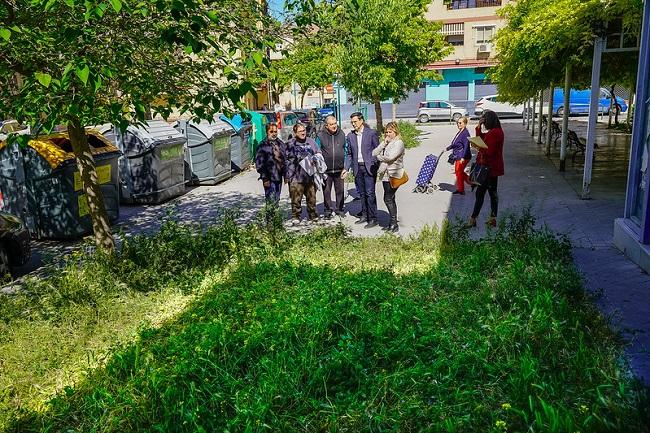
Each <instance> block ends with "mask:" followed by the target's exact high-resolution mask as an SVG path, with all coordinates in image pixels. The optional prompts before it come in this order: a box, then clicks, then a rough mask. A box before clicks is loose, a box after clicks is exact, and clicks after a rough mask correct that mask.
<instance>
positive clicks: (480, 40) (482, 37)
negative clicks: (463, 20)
mask: <svg viewBox="0 0 650 433" xmlns="http://www.w3.org/2000/svg"><path fill="white" fill-rule="evenodd" d="M494 27H495V26H476V27H474V34H475V35H476V38H475V39H476V45H478V44H485V43H487V42H490V41H491V40H492V38H493V37H494Z"/></svg>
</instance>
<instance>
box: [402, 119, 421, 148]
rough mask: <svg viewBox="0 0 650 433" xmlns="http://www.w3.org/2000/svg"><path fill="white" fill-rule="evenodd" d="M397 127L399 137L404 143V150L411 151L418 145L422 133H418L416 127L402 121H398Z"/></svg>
mask: <svg viewBox="0 0 650 433" xmlns="http://www.w3.org/2000/svg"><path fill="white" fill-rule="evenodd" d="M397 126H399V131H400V135H401V136H402V141H404V147H405V148H407V149H413V148H414V147H418V146H419V145H420V140H419V139H418V137H419V136H420V134H422V131H420V130H419V129H418V127H417V126H415V125H414V124H413V123H411V122H406V121H404V120H400V121H398V122H397Z"/></svg>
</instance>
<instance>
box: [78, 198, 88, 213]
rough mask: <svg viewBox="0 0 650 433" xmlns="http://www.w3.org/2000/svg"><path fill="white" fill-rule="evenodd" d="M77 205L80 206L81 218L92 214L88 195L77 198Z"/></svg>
mask: <svg viewBox="0 0 650 433" xmlns="http://www.w3.org/2000/svg"><path fill="white" fill-rule="evenodd" d="M77 205H78V206H79V216H80V217H83V216H86V215H88V214H89V213H90V208H89V207H88V197H86V194H79V197H78V198H77Z"/></svg>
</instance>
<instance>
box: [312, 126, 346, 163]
mask: <svg viewBox="0 0 650 433" xmlns="http://www.w3.org/2000/svg"><path fill="white" fill-rule="evenodd" d="M316 143H317V144H318V145H319V147H320V151H321V153H322V155H323V159H324V160H325V164H327V173H336V172H340V171H343V169H344V168H345V167H344V165H345V133H344V132H343V130H342V129H341V128H338V129H337V130H336V133H334V134H330V132H329V131H328V130H327V128H323V130H322V131H321V132H320V133H319V134H318V136H317V137H316Z"/></svg>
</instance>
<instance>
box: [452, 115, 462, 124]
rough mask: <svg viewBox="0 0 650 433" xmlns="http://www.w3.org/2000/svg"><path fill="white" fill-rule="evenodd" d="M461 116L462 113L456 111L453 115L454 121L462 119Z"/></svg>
mask: <svg viewBox="0 0 650 433" xmlns="http://www.w3.org/2000/svg"><path fill="white" fill-rule="evenodd" d="M461 117H463V115H462V114H460V113H454V115H453V116H451V118H452V119H454V122H458V119H460V118H461Z"/></svg>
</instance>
